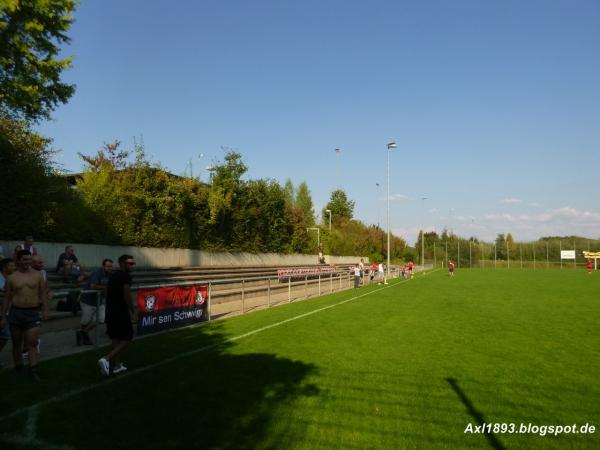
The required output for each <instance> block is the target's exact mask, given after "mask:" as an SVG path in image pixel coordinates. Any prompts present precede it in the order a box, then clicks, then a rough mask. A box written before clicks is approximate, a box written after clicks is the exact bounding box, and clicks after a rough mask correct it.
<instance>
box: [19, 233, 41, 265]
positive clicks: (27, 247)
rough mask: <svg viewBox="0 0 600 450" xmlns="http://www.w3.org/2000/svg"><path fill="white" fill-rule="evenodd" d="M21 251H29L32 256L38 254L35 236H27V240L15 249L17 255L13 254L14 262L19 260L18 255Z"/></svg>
mask: <svg viewBox="0 0 600 450" xmlns="http://www.w3.org/2000/svg"><path fill="white" fill-rule="evenodd" d="M21 250H27V251H28V252H29V254H30V255H31V256H35V255H37V254H38V251H37V249H36V248H35V247H34V246H33V236H25V240H24V241H23V243H22V244H19V245H17V246H16V247H15V253H14V254H13V260H14V261H16V260H17V253H18V252H20V251H21Z"/></svg>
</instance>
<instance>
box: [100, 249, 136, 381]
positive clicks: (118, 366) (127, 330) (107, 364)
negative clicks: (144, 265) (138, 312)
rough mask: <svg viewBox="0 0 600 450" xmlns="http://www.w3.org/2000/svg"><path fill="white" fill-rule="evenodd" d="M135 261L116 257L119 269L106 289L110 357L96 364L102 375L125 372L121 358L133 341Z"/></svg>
mask: <svg viewBox="0 0 600 450" xmlns="http://www.w3.org/2000/svg"><path fill="white" fill-rule="evenodd" d="M134 266H135V261H134V260H133V256H131V255H121V256H120V257H119V269H120V270H117V271H116V272H114V273H113V274H112V275H111V276H110V278H109V280H108V285H107V286H106V319H105V320H106V332H107V334H108V336H109V337H110V339H111V340H112V349H111V351H110V353H109V354H108V355H106V356H104V357H103V358H100V359H99V360H98V366H99V367H100V372H101V373H102V375H105V376H108V375H110V374H111V373H120V372H125V371H126V370H127V367H125V366H124V365H123V363H121V356H122V355H123V353H125V351H126V350H127V347H129V344H131V341H132V340H133V325H132V323H131V321H132V319H133V318H134V317H135V310H134V307H133V302H132V301H131V272H132V271H133V267H134Z"/></svg>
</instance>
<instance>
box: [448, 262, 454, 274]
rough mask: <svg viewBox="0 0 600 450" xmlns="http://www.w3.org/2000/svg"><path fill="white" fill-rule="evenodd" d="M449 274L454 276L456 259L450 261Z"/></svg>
mask: <svg viewBox="0 0 600 450" xmlns="http://www.w3.org/2000/svg"><path fill="white" fill-rule="evenodd" d="M448 275H450V276H451V277H453V276H454V261H452V260H450V261H448Z"/></svg>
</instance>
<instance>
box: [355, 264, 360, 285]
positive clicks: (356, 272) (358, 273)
mask: <svg viewBox="0 0 600 450" xmlns="http://www.w3.org/2000/svg"><path fill="white" fill-rule="evenodd" d="M360 274H361V271H360V266H358V265H357V266H354V287H355V288H357V287H360V279H361V275H360Z"/></svg>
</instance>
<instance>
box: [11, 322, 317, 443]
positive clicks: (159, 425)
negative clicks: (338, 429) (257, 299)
mask: <svg viewBox="0 0 600 450" xmlns="http://www.w3.org/2000/svg"><path fill="white" fill-rule="evenodd" d="M221 328H222V326H220V325H219V324H215V325H211V326H210V327H198V328H192V329H186V330H181V331H178V332H176V333H169V334H165V335H162V336H156V337H152V338H147V339H142V340H139V341H136V342H134V343H133V345H132V347H131V350H130V351H129V353H128V355H127V356H128V357H127V358H126V359H127V362H128V365H129V367H130V370H131V372H130V373H129V374H128V375H126V376H119V375H117V376H115V378H114V381H112V382H108V383H106V382H104V380H105V379H102V378H100V376H99V372H98V368H97V366H96V359H97V356H98V355H97V354H96V353H95V352H90V353H87V354H85V355H74V356H72V357H67V358H61V359H60V360H56V361H55V362H52V361H50V362H48V363H44V365H43V367H42V368H43V372H44V374H45V379H44V381H43V382H42V383H41V384H40V386H37V385H32V384H31V383H28V382H27V383H26V382H20V383H16V384H15V387H16V390H17V391H18V392H17V393H11V395H10V397H11V401H10V404H11V407H13V408H14V402H15V401H16V398H18V397H19V394H20V395H21V400H24V402H23V403H22V404H24V405H31V404H35V403H37V402H40V401H44V400H47V399H49V398H51V394H52V395H57V394H62V395H63V396H64V397H65V398H64V399H60V400H56V401H55V400H51V401H50V402H49V403H47V404H45V405H43V406H42V408H41V410H40V416H39V420H38V421H37V424H36V432H37V434H36V439H39V440H40V442H43V443H45V444H46V445H47V444H53V445H65V446H68V447H70V448H73V449H78V450H83V449H107V448H110V449H121V448H122V449H131V448H144V449H146V450H148V449H161V450H162V449H170V448H174V449H175V448H194V449H196V448H228V449H229V448H230V449H234V448H235V449H240V448H256V447H257V446H262V447H271V448H275V447H282V446H284V445H285V442H276V440H277V439H278V438H277V436H283V435H285V433H281V431H282V430H278V432H276V433H270V425H271V419H272V418H273V417H274V415H275V414H277V412H278V405H280V404H282V403H285V404H287V405H288V406H289V403H290V402H293V401H294V400H295V399H296V398H297V397H299V396H312V395H317V394H318V389H317V388H316V387H315V386H313V385H310V384H307V383H305V382H304V381H303V380H304V379H305V378H306V377H307V375H309V374H310V373H311V372H313V371H314V370H315V369H314V367H313V366H311V365H307V364H304V363H302V362H299V361H292V360H289V359H286V358H280V357H277V356H275V355H271V354H265V353H254V354H248V353H242V354H235V353H234V352H233V351H234V350H235V349H232V348H231V347H233V346H234V344H233V343H232V342H227V340H226V336H224V335H223V334H222V332H221V330H220V329H221ZM161 361H163V362H164V363H161ZM83 364H84V365H83ZM148 366H151V368H149V369H147V370H145V369H144V370H141V371H138V372H137V373H136V372H135V369H136V368H138V369H140V368H143V367H148ZM2 381H7V380H2ZM99 382H100V384H96V385H94V383H99ZM64 385H67V386H69V385H70V391H73V390H74V389H77V388H81V387H84V390H83V392H78V393H76V394H75V395H70V394H69V392H70V391H69V389H65V388H64ZM5 386H6V385H5ZM89 386H93V387H91V388H89V389H87V387H89ZM10 391H11V390H10V389H9V392H10ZM3 412H4V413H6V412H10V409H9V410H4V411H3ZM26 421H27V415H26V414H24V415H23V417H22V418H21V424H22V425H21V426H20V427H17V428H21V430H24V429H25V427H26V425H25V423H26ZM13 426H14V425H13ZM0 428H1V429H0V434H1V432H7V431H10V432H15V430H5V429H4V427H1V426H0ZM92 436H93V438H92ZM0 446H2V445H0Z"/></svg>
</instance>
